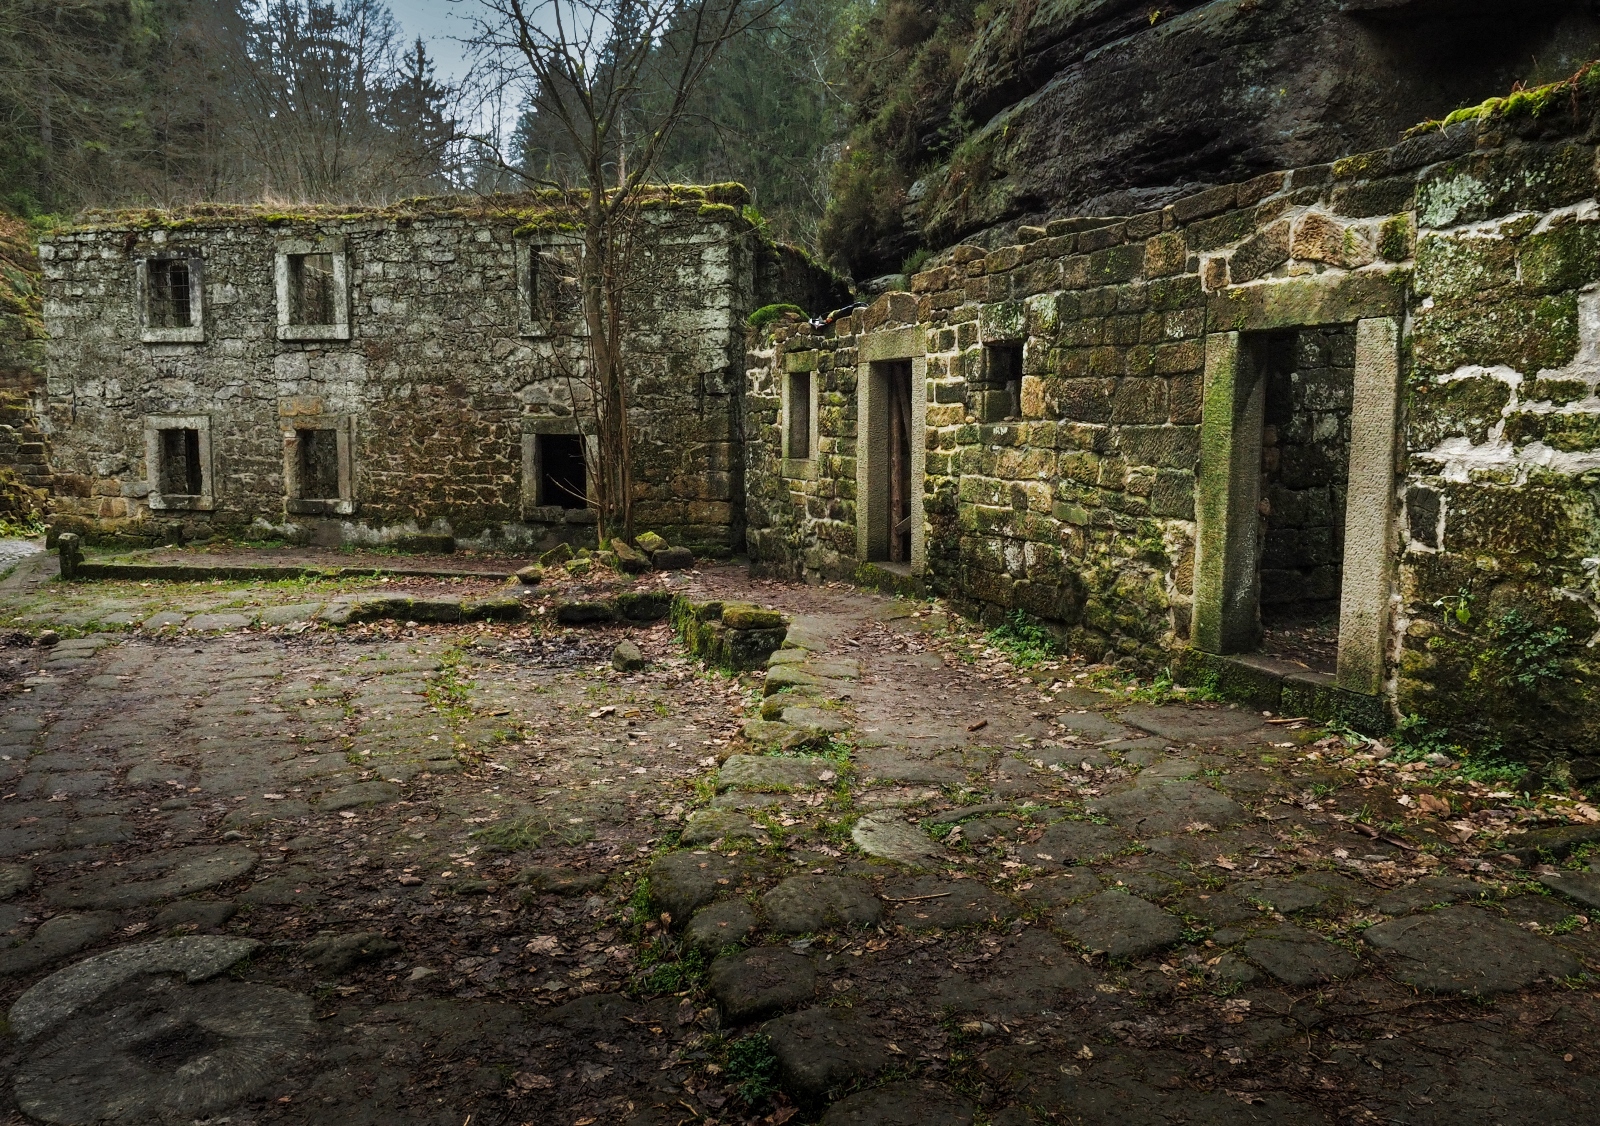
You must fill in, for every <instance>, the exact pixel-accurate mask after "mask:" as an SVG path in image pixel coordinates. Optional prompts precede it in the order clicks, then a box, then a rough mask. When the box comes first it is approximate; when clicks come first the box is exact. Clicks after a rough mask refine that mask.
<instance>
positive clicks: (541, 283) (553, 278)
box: [528, 247, 579, 324]
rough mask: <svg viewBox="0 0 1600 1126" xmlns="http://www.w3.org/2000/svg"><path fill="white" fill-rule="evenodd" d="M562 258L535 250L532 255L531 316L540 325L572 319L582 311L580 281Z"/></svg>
mask: <svg viewBox="0 0 1600 1126" xmlns="http://www.w3.org/2000/svg"><path fill="white" fill-rule="evenodd" d="M575 273H576V270H575V268H574V266H573V264H572V263H570V262H567V261H563V260H562V257H561V255H560V254H558V253H556V252H554V251H549V250H540V249H538V248H537V247H535V248H533V249H532V250H531V251H530V252H529V254H528V315H529V316H530V317H531V318H532V319H533V321H534V322H535V323H537V324H544V323H546V322H549V321H554V320H558V319H561V318H563V317H566V316H570V315H571V314H572V313H573V311H574V310H576V309H577V307H578V304H579V302H578V279H577V278H576V277H575V276H574V274H575Z"/></svg>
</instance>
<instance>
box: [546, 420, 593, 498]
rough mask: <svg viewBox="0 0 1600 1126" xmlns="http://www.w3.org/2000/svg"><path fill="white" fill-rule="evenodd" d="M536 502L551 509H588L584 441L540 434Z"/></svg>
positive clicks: (573, 437)
mask: <svg viewBox="0 0 1600 1126" xmlns="http://www.w3.org/2000/svg"><path fill="white" fill-rule="evenodd" d="M538 442H539V503H540V504H541V505H546V506H550V507H560V508H567V509H573V508H588V507H589V488H588V470H587V468H586V466H585V465H584V460H583V439H582V438H581V437H580V436H578V435H577V434H540V435H539V436H538Z"/></svg>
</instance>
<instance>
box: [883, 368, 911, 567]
mask: <svg viewBox="0 0 1600 1126" xmlns="http://www.w3.org/2000/svg"><path fill="white" fill-rule="evenodd" d="M883 374H884V380H883V386H884V391H885V392H886V394H885V396H884V408H885V409H884V415H885V419H886V421H887V422H888V427H889V464H888V471H889V474H888V476H889V479H888V481H887V484H888V486H889V487H888V489H887V490H886V493H887V497H888V504H889V513H888V516H889V519H888V521H887V526H888V529H889V562H891V563H910V562H911V363H910V361H909V360H902V361H899V362H896V363H892V364H885V365H884V373H883Z"/></svg>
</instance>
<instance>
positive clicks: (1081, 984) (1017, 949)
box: [939, 930, 1099, 1018]
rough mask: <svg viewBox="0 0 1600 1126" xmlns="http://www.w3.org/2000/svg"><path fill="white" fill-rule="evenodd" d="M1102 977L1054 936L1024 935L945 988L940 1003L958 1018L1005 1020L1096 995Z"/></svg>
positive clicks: (944, 985) (1028, 931)
mask: <svg viewBox="0 0 1600 1126" xmlns="http://www.w3.org/2000/svg"><path fill="white" fill-rule="evenodd" d="M1098 980H1099V976H1098V975H1097V974H1096V973H1095V972H1094V971H1093V970H1091V969H1090V968H1089V967H1088V966H1085V965H1084V964H1083V960H1082V959H1081V958H1079V957H1078V956H1077V955H1076V954H1074V953H1072V952H1071V951H1070V950H1068V949H1067V948H1066V947H1065V946H1063V945H1062V944H1061V943H1060V942H1059V941H1057V940H1056V939H1054V938H1052V937H1051V936H1050V935H1049V934H1047V933H1045V932H1044V931H1039V930H1027V931H1023V932H1022V933H1021V934H1020V935H1018V936H1017V937H1016V938H1015V939H1012V940H1010V941H1008V942H1007V944H1006V948H1005V949H1004V950H1003V951H1002V952H1001V953H999V954H997V955H995V956H994V957H993V958H991V959H990V960H989V961H988V962H986V963H983V964H981V965H979V966H976V967H974V968H973V972H972V973H971V974H970V975H968V974H956V975H954V976H953V977H950V978H948V979H947V980H946V981H945V982H944V983H943V984H942V985H941V986H940V987H939V1004H940V1005H941V1006H943V1007H946V1008H949V1009H951V1010H953V1011H955V1012H958V1013H972V1012H976V1013H984V1014H986V1015H990V1016H996V1017H1000V1018H1007V1017H1020V1016H1029V1015H1032V1014H1034V1013H1039V1012H1044V1011H1047V1010H1050V1009H1055V1008H1058V1007H1060V1005H1061V1003H1062V1002H1063V1000H1064V999H1065V997H1066V995H1068V994H1073V993H1078V994H1083V993H1089V992H1092V991H1093V989H1094V986H1095V982H1096V981H1098Z"/></svg>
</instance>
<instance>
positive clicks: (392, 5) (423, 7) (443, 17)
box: [388, 0, 474, 81]
mask: <svg viewBox="0 0 1600 1126" xmlns="http://www.w3.org/2000/svg"><path fill="white" fill-rule="evenodd" d="M388 2H389V10H390V11H391V12H393V13H394V18H395V19H397V20H399V21H400V26H401V27H402V28H404V29H405V37H406V38H407V39H408V40H409V39H413V38H415V37H416V36H418V35H420V36H422V38H424V39H426V40H427V41H428V54H429V55H431V56H432V57H433V61H434V65H435V66H436V67H437V68H438V72H439V77H440V78H441V79H445V80H447V81H454V80H455V79H458V78H460V77H461V76H462V75H464V74H465V73H466V72H467V60H466V55H465V49H464V48H463V47H462V45H461V44H460V43H457V42H455V41H454V38H466V37H467V36H469V35H470V34H471V33H472V25H471V24H470V23H469V22H468V21H467V19H466V18H464V17H465V14H466V13H467V11H468V10H470V9H471V8H472V7H473V6H474V5H473V4H472V3H471V2H470V0H468V2H467V3H459V4H452V3H450V2H449V0H388ZM452 37H454V38H452Z"/></svg>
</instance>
